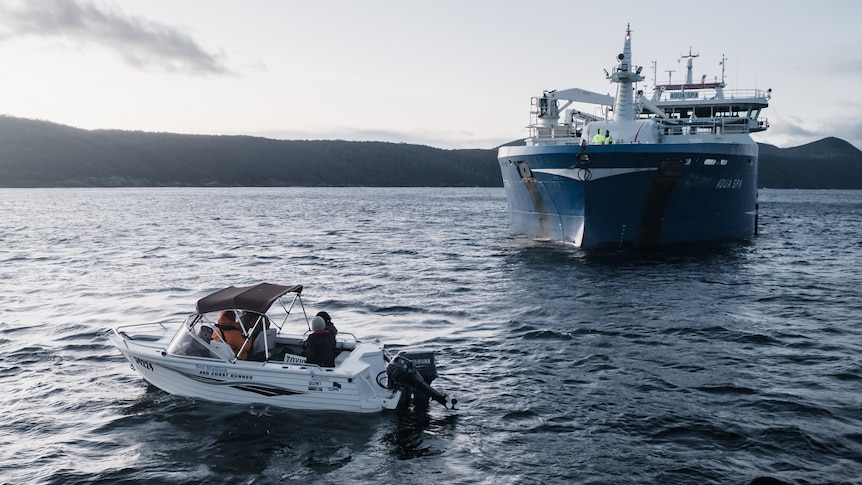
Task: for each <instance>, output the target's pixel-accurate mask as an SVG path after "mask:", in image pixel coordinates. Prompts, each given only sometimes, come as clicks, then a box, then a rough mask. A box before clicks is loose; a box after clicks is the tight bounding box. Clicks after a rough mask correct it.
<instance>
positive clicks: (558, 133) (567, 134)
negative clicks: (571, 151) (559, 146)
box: [529, 125, 582, 139]
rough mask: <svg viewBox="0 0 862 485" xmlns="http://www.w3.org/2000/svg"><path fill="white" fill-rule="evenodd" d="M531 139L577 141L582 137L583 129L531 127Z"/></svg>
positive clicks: (566, 126) (567, 126) (563, 126)
mask: <svg viewBox="0 0 862 485" xmlns="http://www.w3.org/2000/svg"><path fill="white" fill-rule="evenodd" d="M529 128H530V137H531V138H562V139H577V138H580V137H581V133H582V131H581V128H580V127H577V128H576V127H575V126H572V125H555V126H530V127H529Z"/></svg>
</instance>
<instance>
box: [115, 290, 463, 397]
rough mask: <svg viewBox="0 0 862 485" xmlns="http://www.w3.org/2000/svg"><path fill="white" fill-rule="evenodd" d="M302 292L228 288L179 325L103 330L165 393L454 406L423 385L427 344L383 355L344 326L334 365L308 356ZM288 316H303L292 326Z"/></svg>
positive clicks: (430, 358) (429, 359)
mask: <svg viewBox="0 0 862 485" xmlns="http://www.w3.org/2000/svg"><path fill="white" fill-rule="evenodd" d="M301 293H302V286H301V285H295V286H282V285H274V284H270V283H261V284H258V285H254V286H246V287H233V286H231V287H228V288H224V289H222V290H219V291H217V292H215V293H213V294H211V295H209V296H206V297H204V298H202V299H200V300H199V301H198V302H197V311H196V312H195V313H193V314H192V315H190V316H189V317H188V318H187V319H186V320H185V322H184V323H183V324H182V325H180V326H179V328H177V329H172V328H170V327H168V326H166V325H163V324H146V323H145V324H138V325H123V326H119V327H116V328H114V329H112V330H111V331H110V332H109V334H108V338H109V339H110V341H111V343H112V344H113V345H114V346H116V347H117V349H119V351H120V352H121V353H122V354H123V356H125V357H126V359H127V360H128V361H129V362H130V363H131V365H132V368H133V369H134V370H136V371H137V372H138V373H140V374H141V376H143V378H144V379H146V380H147V381H148V382H149V383H151V384H152V385H154V386H156V387H158V388H160V389H162V390H164V391H166V392H169V393H171V394H177V395H181V396H189V397H193V398H200V399H205V400H208V401H214V402H227V403H237V404H265V405H269V406H276V407H283V408H290V409H309V410H331V411H346V412H355V413H371V412H377V411H381V410H384V409H396V408H400V407H406V406H409V405H411V404H414V405H420V406H424V405H427V404H428V402H429V400H430V399H433V400H435V401H437V402H439V403H441V404H443V405H444V406H446V407H447V408H449V409H455V408H456V405H457V401H456V400H455V399H450V398H449V397H448V396H447V395H446V394H443V393H441V392H439V391H437V390H436V389H434V388H432V387H431V386H430V384H431V382H432V381H433V380H434V379H435V378H436V377H437V369H436V363H435V358H434V354H433V352H401V353H399V354H397V355H395V356H391V355H389V353H388V352H387V350H386V349H385V348H384V344H383V343H381V342H379V341H365V340H359V339H357V338H356V337H355V336H354V335H353V334H351V333H347V332H343V331H342V332H337V333H336V334H335V344H334V351H333V354H332V356H333V357H334V362H332V363H331V364H334V365H333V366H331V367H330V366H324V365H329V364H324V365H321V364H318V363H311V362H309V360H311V359H309V358H308V357H307V356H306V355H305V350H304V349H305V346H304V343H305V342H306V341H307V339H308V338H309V333H310V332H311V328H312V325H311V324H310V323H309V319H308V316H307V314H306V312H305V307H304V306H303V305H302V298H301V296H300V294H301ZM276 303H277V304H276ZM223 312H227V315H233V316H238V318H236V319H235V322H232V323H235V324H236V325H237V327H238V330H236V332H237V336H239V334H240V333H241V334H242V337H241V338H240V340H238V341H237V345H239V349H238V350H236V351H235V350H234V349H233V348H232V347H231V345H228V342H230V339H228V338H227V337H226V336H225V335H226V333H227V332H228V331H229V330H230V329H225V327H224V326H223V325H222V320H221V319H222V318H224V314H223ZM291 314H294V315H296V314H298V315H299V316H298V318H293V319H290V317H291ZM291 320H292V321H301V322H302V324H301V326H300V327H298V328H294V329H293V330H291V329H290V328H289V327H288V325H287V324H288V322H289V321H291ZM291 331H292V332H293V333H291ZM214 332H217V336H218V337H217V338H213V333H214ZM218 332H220V333H218ZM323 333H324V334H326V332H323ZM327 335H329V334H327ZM219 338H221V339H222V340H224V341H221V340H219ZM240 342H241V344H240ZM246 355H247V356H248V357H247V360H241V359H240V358H239V357H238V356H242V357H245V356H246Z"/></svg>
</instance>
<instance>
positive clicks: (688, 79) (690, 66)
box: [679, 46, 700, 84]
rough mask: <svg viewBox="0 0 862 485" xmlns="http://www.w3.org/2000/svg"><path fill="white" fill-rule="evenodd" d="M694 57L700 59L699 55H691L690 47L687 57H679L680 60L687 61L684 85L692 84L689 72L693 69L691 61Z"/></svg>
mask: <svg viewBox="0 0 862 485" xmlns="http://www.w3.org/2000/svg"><path fill="white" fill-rule="evenodd" d="M695 57H700V54H692V53H691V47H690V46H689V48H688V55H687V56H686V55H681V56H679V58H680V59H688V62H686V64H685V83H686V84H691V83H692V82H693V81H692V75H691V71H692V70H693V69H694V63H693V62H692V59H694V58H695Z"/></svg>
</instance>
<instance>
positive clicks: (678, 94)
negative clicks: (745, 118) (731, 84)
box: [652, 87, 767, 103]
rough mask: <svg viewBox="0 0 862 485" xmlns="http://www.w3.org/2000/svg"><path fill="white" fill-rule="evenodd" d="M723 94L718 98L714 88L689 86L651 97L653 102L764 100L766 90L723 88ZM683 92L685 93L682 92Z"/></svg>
mask: <svg viewBox="0 0 862 485" xmlns="http://www.w3.org/2000/svg"><path fill="white" fill-rule="evenodd" d="M721 92H722V94H723V96H722V97H721V98H719V97H718V96H717V95H716V94H714V93H717V91H716V90H715V89H709V88H696V87H695V88H689V89H682V90H673V91H662V92H661V96H659V97H658V98H657V99H656V98H652V100H653V102H659V103H662V102H680V101H693V100H718V99H724V100H737V101H739V100H744V99H752V100H759V101H761V100H766V99H767V92H766V91H764V90H762V89H723V90H722V91H721ZM683 93H685V94H683Z"/></svg>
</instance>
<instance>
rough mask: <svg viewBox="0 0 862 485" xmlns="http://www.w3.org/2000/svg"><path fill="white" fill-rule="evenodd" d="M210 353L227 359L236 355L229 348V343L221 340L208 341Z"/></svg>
mask: <svg viewBox="0 0 862 485" xmlns="http://www.w3.org/2000/svg"><path fill="white" fill-rule="evenodd" d="M210 353H212V355H213V357H217V358H222V359H227V360H231V359H233V358H234V357H236V356H235V355H234V353H233V349H232V348H230V345H228V344H226V343H224V342H222V341H221V340H212V341H210Z"/></svg>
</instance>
